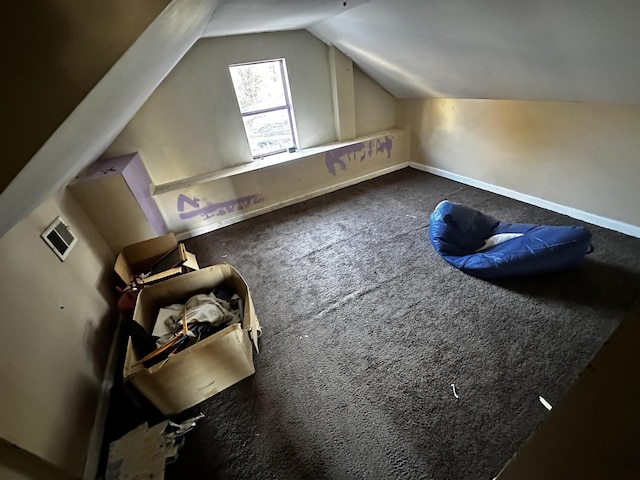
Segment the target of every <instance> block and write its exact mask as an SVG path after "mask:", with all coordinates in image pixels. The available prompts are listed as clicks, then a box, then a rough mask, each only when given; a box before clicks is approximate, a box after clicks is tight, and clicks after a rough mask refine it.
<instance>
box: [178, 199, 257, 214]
mask: <svg viewBox="0 0 640 480" xmlns="http://www.w3.org/2000/svg"><path fill="white" fill-rule="evenodd" d="M262 202H264V197H261V196H260V195H259V194H257V193H255V194H253V195H246V196H244V197H239V198H234V199H232V200H227V201H224V202H218V203H210V202H205V203H204V204H202V202H201V200H200V199H199V198H197V197H193V198H190V197H188V196H187V195H184V194H182V193H181V194H180V195H178V202H177V209H178V216H179V217H180V218H181V219H183V220H188V219H190V218H195V217H197V216H202V217H204V218H205V219H206V218H210V217H214V216H218V217H220V216H223V215H228V214H229V213H233V212H236V211H240V210H244V209H245V208H249V207H250V206H252V205H257V204H258V203H262Z"/></svg>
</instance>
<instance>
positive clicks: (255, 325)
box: [225, 264, 262, 353]
mask: <svg viewBox="0 0 640 480" xmlns="http://www.w3.org/2000/svg"><path fill="white" fill-rule="evenodd" d="M225 265H227V266H228V267H229V269H230V270H231V271H233V272H234V275H237V277H238V278H239V279H240V280H241V282H240V283H238V284H237V285H235V287H236V290H238V293H240V291H239V290H242V293H240V296H241V297H243V298H244V299H245V304H244V312H243V313H244V319H245V321H244V323H243V325H242V327H243V329H245V330H248V331H249V335H250V337H251V341H252V342H253V346H254V347H255V349H256V352H258V353H259V352H260V348H259V347H258V338H259V337H260V335H261V334H262V328H261V327H260V322H259V321H258V317H257V315H256V312H255V307H254V306H253V300H252V299H251V293H250V292H249V289H248V288H247V282H246V281H245V279H244V277H243V276H242V275H241V274H240V272H238V271H237V270H236V269H235V268H234V267H232V266H231V265H228V264H225ZM247 319H248V321H247Z"/></svg>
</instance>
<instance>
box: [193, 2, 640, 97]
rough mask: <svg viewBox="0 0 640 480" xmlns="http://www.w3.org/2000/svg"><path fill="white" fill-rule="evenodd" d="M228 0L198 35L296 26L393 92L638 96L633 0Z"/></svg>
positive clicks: (639, 63)
mask: <svg viewBox="0 0 640 480" xmlns="http://www.w3.org/2000/svg"><path fill="white" fill-rule="evenodd" d="M346 4H347V5H346V6H344V5H343V1H336V0H298V1H295V0H227V1H226V2H222V4H221V5H220V6H219V7H218V9H217V10H216V12H215V13H214V15H213V17H212V20H211V22H210V24H209V25H208V27H207V28H206V29H205V36H216V35H232V34H239V33H252V32H263V31H275V30H288V29H294V28H307V29H308V30H309V31H310V32H311V33H313V34H314V35H315V36H317V37H318V38H320V39H321V40H323V41H325V42H326V43H329V44H333V45H336V46H337V47H338V48H339V49H340V50H341V51H343V52H344V53H345V54H347V55H348V56H349V57H351V58H352V59H353V60H354V61H355V63H357V64H358V65H359V66H360V68H361V69H362V70H364V71H365V72H366V73H368V74H369V76H371V77H372V78H374V79H375V80H376V81H377V82H378V83H379V84H381V85H382V86H384V87H385V88H386V89H387V90H388V91H389V92H391V93H392V94H393V95H395V96H396V97H398V98H403V97H431V96H433V97H451V98H510V99H521V100H557V101H590V102H621V103H640V28H638V19H640V1H638V0H482V1H480V0H369V1H362V0H361V1H353V0H348V1H347V2H346Z"/></svg>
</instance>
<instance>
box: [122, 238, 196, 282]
mask: <svg viewBox="0 0 640 480" xmlns="http://www.w3.org/2000/svg"><path fill="white" fill-rule="evenodd" d="M176 251H177V252H178V253H179V256H181V257H182V258H183V259H184V260H183V261H181V262H180V263H179V264H176V263H175V262H174V263H169V264H167V267H168V268H166V269H163V270H162V271H159V272H154V274H153V275H151V276H148V277H147V278H145V279H144V283H145V285H152V284H154V283H156V282H159V281H161V280H166V279H168V278H171V277H175V276H176V275H180V274H183V273H187V272H191V271H194V270H199V268H200V267H199V266H198V261H197V260H196V256H195V255H194V254H193V253H190V252H187V251H186V250H185V249H184V245H183V244H181V243H178V241H177V240H176V237H175V235H174V234H173V233H169V234H167V235H162V236H161V237H156V238H152V239H150V240H145V241H144V242H139V243H134V244H132V245H128V246H126V247H124V248H123V249H122V251H121V252H120V254H119V255H118V257H117V258H116V263H115V266H114V268H113V269H114V270H115V272H116V273H117V274H118V276H119V277H120V278H121V279H122V280H123V281H124V283H125V284H127V285H129V284H130V283H131V281H132V279H133V277H134V276H136V275H141V274H144V273H147V272H149V271H151V269H152V267H154V265H156V264H161V263H162V260H164V259H167V258H169V257H170V256H171V255H172V253H173V252H176Z"/></svg>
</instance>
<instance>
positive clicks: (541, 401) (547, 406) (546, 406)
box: [538, 396, 552, 410]
mask: <svg viewBox="0 0 640 480" xmlns="http://www.w3.org/2000/svg"><path fill="white" fill-rule="evenodd" d="M538 400H540V403H541V404H542V405H544V407H545V408H546V409H547V410H551V408H552V407H551V404H550V403H549V402H547V401H546V400H545V399H544V398H542V397H541V396H538Z"/></svg>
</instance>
